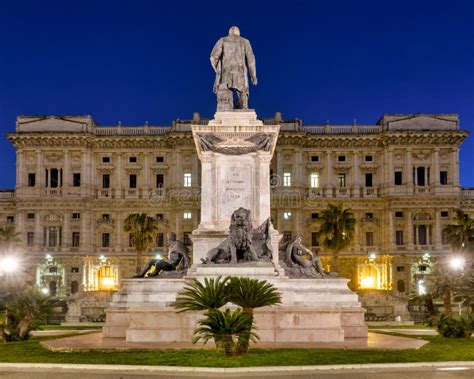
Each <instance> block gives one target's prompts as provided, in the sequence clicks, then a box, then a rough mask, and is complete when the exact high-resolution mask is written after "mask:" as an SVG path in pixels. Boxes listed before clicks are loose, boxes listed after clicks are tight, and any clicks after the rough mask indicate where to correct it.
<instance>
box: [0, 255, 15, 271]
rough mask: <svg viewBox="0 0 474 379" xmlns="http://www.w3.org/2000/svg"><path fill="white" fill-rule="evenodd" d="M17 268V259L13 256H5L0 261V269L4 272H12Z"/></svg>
mask: <svg viewBox="0 0 474 379" xmlns="http://www.w3.org/2000/svg"><path fill="white" fill-rule="evenodd" d="M18 268H19V264H18V260H17V259H16V258H14V257H5V258H3V259H2V260H1V261H0V270H2V271H3V272H6V273H12V272H15V271H17V270H18Z"/></svg>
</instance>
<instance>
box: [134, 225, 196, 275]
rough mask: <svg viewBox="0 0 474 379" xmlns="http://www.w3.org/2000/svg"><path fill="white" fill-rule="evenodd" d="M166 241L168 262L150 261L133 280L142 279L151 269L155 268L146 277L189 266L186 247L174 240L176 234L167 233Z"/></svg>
mask: <svg viewBox="0 0 474 379" xmlns="http://www.w3.org/2000/svg"><path fill="white" fill-rule="evenodd" d="M168 241H169V243H170V246H169V248H168V260H165V259H151V260H150V261H148V263H147V264H146V265H145V267H144V268H143V271H142V272H141V273H140V274H139V275H137V276H135V278H144V277H145V275H146V274H147V272H148V271H150V270H151V268H152V267H155V271H154V272H153V273H152V274H148V277H153V276H158V275H160V274H161V272H162V271H175V270H177V269H178V266H179V268H180V269H183V270H184V269H187V268H189V266H190V259H189V249H188V248H187V247H186V245H185V244H184V243H183V242H181V241H179V240H177V239H176V234H175V233H173V232H169V233H168Z"/></svg>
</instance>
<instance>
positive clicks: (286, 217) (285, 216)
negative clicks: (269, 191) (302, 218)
mask: <svg viewBox="0 0 474 379" xmlns="http://www.w3.org/2000/svg"><path fill="white" fill-rule="evenodd" d="M283 220H291V212H283Z"/></svg>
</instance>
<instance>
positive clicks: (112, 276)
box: [96, 265, 117, 291]
mask: <svg viewBox="0 0 474 379" xmlns="http://www.w3.org/2000/svg"><path fill="white" fill-rule="evenodd" d="M97 282H98V283H97V286H96V288H97V287H98V288H97V289H98V290H102V291H103V290H109V291H110V290H114V289H116V286H117V270H116V269H115V267H112V266H110V265H103V266H101V267H100V268H99V269H98V270H97Z"/></svg>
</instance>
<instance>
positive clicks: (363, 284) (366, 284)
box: [360, 276, 375, 288]
mask: <svg viewBox="0 0 474 379" xmlns="http://www.w3.org/2000/svg"><path fill="white" fill-rule="evenodd" d="M374 286H375V280H374V278H372V277H371V276H367V277H365V278H362V279H361V281H360V288H374Z"/></svg>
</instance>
